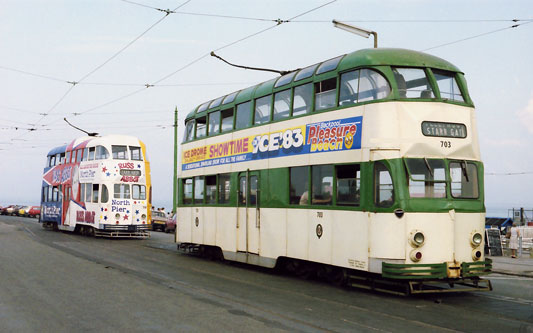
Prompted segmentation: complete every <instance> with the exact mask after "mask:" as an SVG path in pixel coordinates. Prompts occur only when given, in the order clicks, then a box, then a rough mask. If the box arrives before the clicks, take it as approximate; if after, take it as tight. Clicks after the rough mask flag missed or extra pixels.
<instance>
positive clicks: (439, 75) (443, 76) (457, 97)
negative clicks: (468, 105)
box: [431, 69, 465, 103]
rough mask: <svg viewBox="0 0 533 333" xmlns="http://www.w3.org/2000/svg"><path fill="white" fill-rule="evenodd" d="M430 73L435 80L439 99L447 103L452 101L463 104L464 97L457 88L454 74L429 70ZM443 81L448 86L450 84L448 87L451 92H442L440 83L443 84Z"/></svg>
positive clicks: (459, 88) (457, 83) (457, 84)
mask: <svg viewBox="0 0 533 333" xmlns="http://www.w3.org/2000/svg"><path fill="white" fill-rule="evenodd" d="M431 72H432V73H433V77H434V78H435V83H436V84H437V88H438V91H439V94H440V98H441V99H444V100H447V101H453V102H460V103H464V102H465V97H464V94H463V91H462V89H461V87H460V86H459V82H458V80H457V74H456V73H454V72H449V71H443V70H439V69H431ZM444 80H447V81H448V82H449V84H451V86H450V87H451V89H450V90H451V92H450V91H448V92H443V89H442V88H443V84H442V83H445V82H443V81H444ZM454 90H456V91H458V92H459V93H458V94H457V93H454ZM443 95H447V96H451V98H449V97H444V96H443Z"/></svg>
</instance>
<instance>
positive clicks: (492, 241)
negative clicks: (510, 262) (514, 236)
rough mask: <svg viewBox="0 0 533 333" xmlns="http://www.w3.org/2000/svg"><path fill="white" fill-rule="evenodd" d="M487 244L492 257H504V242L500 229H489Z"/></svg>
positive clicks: (487, 231)
mask: <svg viewBox="0 0 533 333" xmlns="http://www.w3.org/2000/svg"><path fill="white" fill-rule="evenodd" d="M486 234H487V243H488V247H489V251H490V255H491V256H502V255H503V250H502V240H501V235H500V230H498V229H487V230H486Z"/></svg>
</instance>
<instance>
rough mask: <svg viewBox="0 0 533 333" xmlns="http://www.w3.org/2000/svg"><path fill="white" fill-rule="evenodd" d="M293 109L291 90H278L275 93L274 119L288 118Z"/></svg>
mask: <svg viewBox="0 0 533 333" xmlns="http://www.w3.org/2000/svg"><path fill="white" fill-rule="evenodd" d="M290 109H291V90H290V89H289V90H284V91H280V92H277V93H276V94H275V95H274V116H273V119H274V120H279V119H283V118H287V117H288V116H289V112H290Z"/></svg>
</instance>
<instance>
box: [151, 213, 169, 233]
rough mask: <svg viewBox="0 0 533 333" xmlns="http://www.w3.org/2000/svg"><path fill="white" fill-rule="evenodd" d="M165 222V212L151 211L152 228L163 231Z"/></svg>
mask: <svg viewBox="0 0 533 333" xmlns="http://www.w3.org/2000/svg"><path fill="white" fill-rule="evenodd" d="M166 223H167V215H166V214H165V212H160V211H157V210H153V211H152V230H153V231H156V230H161V231H165V225H166Z"/></svg>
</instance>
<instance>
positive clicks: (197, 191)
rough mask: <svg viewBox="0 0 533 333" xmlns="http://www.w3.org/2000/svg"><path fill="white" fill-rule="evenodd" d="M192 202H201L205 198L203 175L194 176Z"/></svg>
mask: <svg viewBox="0 0 533 333" xmlns="http://www.w3.org/2000/svg"><path fill="white" fill-rule="evenodd" d="M193 191H194V192H193V193H194V204H195V205H197V204H203V203H204V200H205V178H204V176H196V177H194V190H193Z"/></svg>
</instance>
